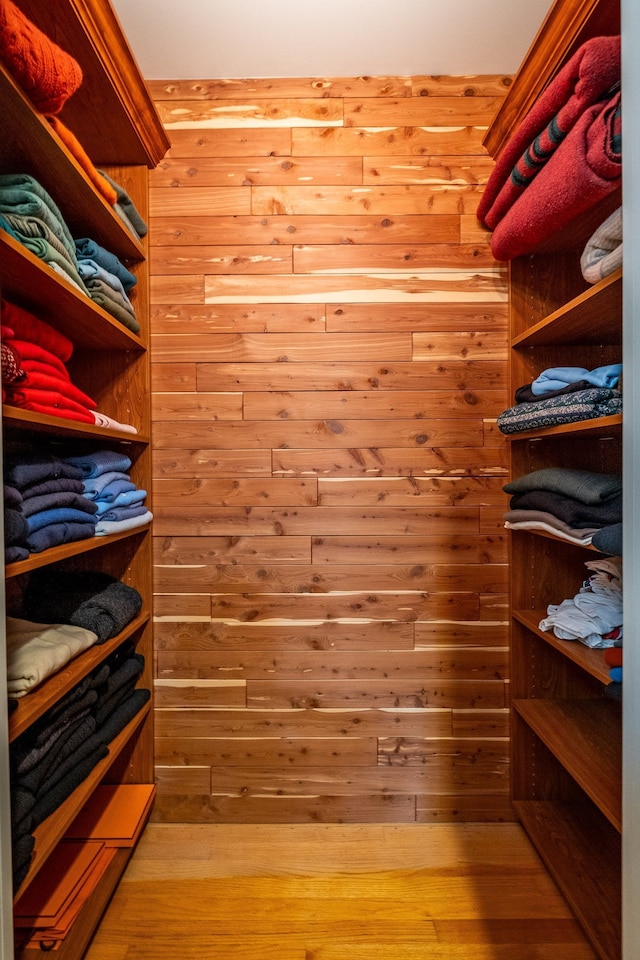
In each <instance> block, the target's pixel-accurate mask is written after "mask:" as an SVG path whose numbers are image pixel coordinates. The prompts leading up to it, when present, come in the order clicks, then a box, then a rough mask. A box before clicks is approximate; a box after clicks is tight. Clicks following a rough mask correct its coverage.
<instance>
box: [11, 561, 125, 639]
mask: <svg viewBox="0 0 640 960" xmlns="http://www.w3.org/2000/svg"><path fill="white" fill-rule="evenodd" d="M141 609H142V597H141V596H140V594H139V592H138V591H137V590H136V589H135V587H131V586H129V585H128V584H126V583H121V582H120V581H119V580H117V579H116V578H115V577H112V576H111V575H110V574H108V573H102V572H100V571H98V570H74V571H73V573H69V572H68V571H64V570H60V569H58V568H56V567H44V568H41V569H40V570H35V571H34V572H33V573H32V574H31V576H30V577H29V583H28V584H27V588H26V590H25V593H24V598H23V602H22V616H23V617H26V618H27V619H28V620H41V619H44V620H47V621H51V622H52V623H66V624H70V625H72V626H74V627H83V628H84V629H85V630H91V631H92V632H93V633H95V634H96V636H97V641H96V643H97V644H101V643H104V642H105V640H110V639H111V638H112V637H115V636H116V635H117V634H118V633H120V631H121V630H124V628H125V627H126V626H127V624H128V623H130V622H131V621H132V620H133V619H134V618H135V617H137V616H138V614H139V613H140V610H141Z"/></svg>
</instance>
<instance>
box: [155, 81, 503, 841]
mask: <svg viewBox="0 0 640 960" xmlns="http://www.w3.org/2000/svg"><path fill="white" fill-rule="evenodd" d="M508 82H509V80H508V78H503V77H464V78H451V77H450V78H447V77H438V78H434V77H413V78H408V77H400V78H392V77H373V78H359V79H338V80H322V81H318V80H257V81H248V80H245V81H215V80H212V81H199V82H194V81H178V82H165V81H155V82H152V83H151V84H150V86H151V89H152V93H153V96H154V98H155V99H156V101H157V106H158V109H159V111H160V113H161V116H162V118H163V120H164V122H165V124H166V126H167V130H168V132H169V136H170V137H171V140H172V149H171V151H170V152H169V154H168V155H167V157H166V158H165V160H164V161H163V162H162V163H161V164H160V166H159V168H158V169H157V170H156V171H155V172H154V173H153V174H152V177H151V191H150V204H151V207H150V210H151V213H150V236H151V257H150V264H151V274H152V277H151V292H152V333H153V336H152V371H153V390H154V394H153V419H154V424H153V437H154V450H155V454H154V462H155V469H154V478H155V479H154V494H153V495H154V513H155V518H156V519H155V541H154V543H155V592H156V599H155V608H156V616H157V623H156V647H157V677H158V681H157V701H156V703H157V711H156V737H157V739H156V763H157V777H158V789H159V793H158V800H157V803H156V806H155V814H154V816H155V818H156V819H157V820H164V821H172V820H173V821H215V822H276V821H277V822H296V821H305V820H321V821H341V822H356V821H389V822H391V821H402V822H407V821H408V822H411V821H422V822H425V821H434V820H455V819H459V820H485V819H486V820H491V819H511V818H512V815H511V813H510V808H509V804H508V800H507V792H508V784H507V781H508V771H507V764H508V741H507V733H508V731H507V710H506V703H507V691H508V683H507V679H506V678H507V647H506V644H507V635H506V623H505V620H506V596H505V593H506V589H507V578H506V569H507V568H506V560H507V558H506V544H505V538H504V536H503V530H502V519H501V518H502V512H503V509H504V494H503V493H502V492H501V487H502V484H503V483H504V482H505V476H506V450H505V446H506V445H505V442H504V440H503V438H502V437H501V435H500V434H499V432H498V431H497V430H496V427H495V418H496V416H497V414H498V413H499V412H500V411H501V410H502V409H504V408H505V406H507V405H508V404H507V393H506V382H505V381H506V318H507V302H506V301H507V291H506V274H505V270H504V266H501V265H499V264H496V263H495V262H494V261H493V259H492V257H491V254H490V251H489V247H488V242H487V235H486V234H484V233H483V232H482V231H481V230H480V229H479V227H478V226H477V224H476V221H475V217H474V212H475V208H476V204H477V201H478V197H479V195H480V192H481V190H482V184H483V183H484V182H486V178H487V175H488V173H489V172H490V169H491V162H490V160H489V159H488V157H487V155H486V152H485V151H484V148H483V147H482V145H481V140H482V137H483V134H484V130H485V128H486V125H487V124H488V122H489V121H490V119H491V117H492V116H493V114H494V113H495V111H496V109H497V108H498V106H499V103H500V101H501V99H502V97H503V96H504V93H505V92H506V87H507V86H508Z"/></svg>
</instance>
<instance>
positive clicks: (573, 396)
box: [497, 387, 622, 433]
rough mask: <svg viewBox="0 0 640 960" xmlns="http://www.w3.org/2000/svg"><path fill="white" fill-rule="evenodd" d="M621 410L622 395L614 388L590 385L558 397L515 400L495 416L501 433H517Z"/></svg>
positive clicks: (605, 415)
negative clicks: (526, 401) (590, 386)
mask: <svg viewBox="0 0 640 960" xmlns="http://www.w3.org/2000/svg"><path fill="white" fill-rule="evenodd" d="M621 412H622V395H621V394H620V392H619V391H618V390H612V389H609V388H607V387H593V388H592V389H591V390H578V391H576V392H575V393H568V394H565V395H564V396H562V397H549V398H547V399H545V400H538V401H536V402H534V403H517V404H515V406H513V407H509V409H508V410H504V411H503V413H501V414H500V416H499V417H498V421H497V423H498V428H499V429H500V430H501V431H502V433H518V432H520V431H522V430H540V429H541V428H542V427H557V426H559V425H560V424H562V423H576V422H578V421H580V420H593V419H595V418H596V417H608V416H611V415H613V414H616V413H621Z"/></svg>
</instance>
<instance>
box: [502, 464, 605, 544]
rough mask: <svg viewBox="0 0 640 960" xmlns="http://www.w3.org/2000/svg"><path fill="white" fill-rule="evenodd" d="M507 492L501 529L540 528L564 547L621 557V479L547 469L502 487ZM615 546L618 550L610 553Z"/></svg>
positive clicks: (577, 471) (602, 474)
mask: <svg viewBox="0 0 640 960" xmlns="http://www.w3.org/2000/svg"><path fill="white" fill-rule="evenodd" d="M502 489H503V490H504V491H505V493H509V494H511V501H510V505H509V506H510V509H509V510H508V511H507V512H506V513H505V515H504V520H505V524H504V525H505V527H507V529H510V530H540V531H543V532H546V533H551V534H553V535H554V536H556V537H559V538H560V539H563V540H567V541H568V542H569V543H576V544H580V545H589V544H591V545H592V546H594V547H596V549H598V550H601V551H602V552H603V553H609V552H615V553H617V554H621V553H622V478H621V477H620V476H619V475H618V474H609V473H596V472H592V471H589V470H572V469H568V468H564V467H548V468H546V469H543V470H534V471H533V472H532V473H527V474H525V475H524V476H522V477H518V478H517V479H515V480H512V481H510V482H509V483H506V484H505V485H504V486H503V488H502ZM616 548H618V549H616Z"/></svg>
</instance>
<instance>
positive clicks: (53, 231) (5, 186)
mask: <svg viewBox="0 0 640 960" xmlns="http://www.w3.org/2000/svg"><path fill="white" fill-rule="evenodd" d="M0 214H2V218H3V219H2V226H3V228H4V229H6V228H7V227H8V228H9V229H10V231H11V233H12V235H13V236H14V238H17V239H18V240H19V241H20V243H22V244H23V246H25V247H27V249H29V250H31V252H32V253H34V254H35V255H36V256H37V257H39V258H40V259H41V260H44V261H45V262H46V263H47V264H48V265H49V266H50V267H51V269H52V270H54V271H55V272H56V273H58V274H59V275H61V276H64V278H65V279H66V280H67V281H69V282H70V283H72V284H73V285H74V286H76V287H78V289H79V290H81V291H82V293H84V294H85V295H86V293H87V289H86V287H85V285H84V283H83V281H82V278H81V276H80V274H79V273H78V262H77V259H76V249H75V243H74V240H73V237H72V236H71V232H70V230H69V227H68V226H67V223H66V221H65V219H64V217H63V215H62V213H61V212H60V209H59V208H58V205H57V204H56V202H55V200H54V199H53V198H52V196H51V195H50V194H49V192H48V191H47V190H45V188H44V187H43V186H42V184H40V183H39V181H37V180H36V179H35V178H34V177H32V176H31V175H30V174H27V173H6V174H1V175H0Z"/></svg>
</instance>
